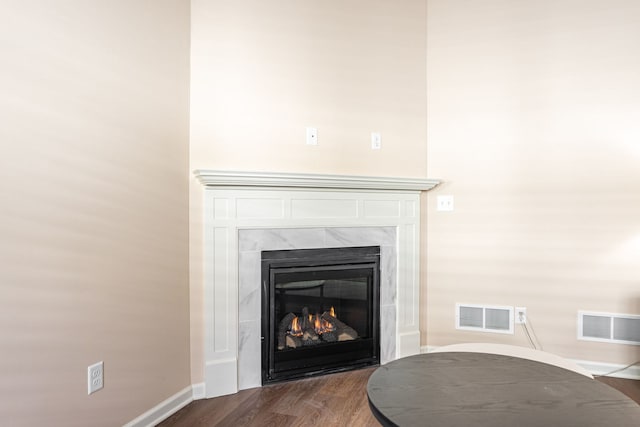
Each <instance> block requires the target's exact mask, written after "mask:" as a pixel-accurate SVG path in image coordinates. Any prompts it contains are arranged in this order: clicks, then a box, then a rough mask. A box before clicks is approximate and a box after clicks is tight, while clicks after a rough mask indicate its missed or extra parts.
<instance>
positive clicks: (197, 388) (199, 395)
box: [192, 382, 206, 400]
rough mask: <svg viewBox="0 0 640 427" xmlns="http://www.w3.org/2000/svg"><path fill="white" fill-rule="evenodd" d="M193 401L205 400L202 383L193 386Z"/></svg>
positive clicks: (204, 390)
mask: <svg viewBox="0 0 640 427" xmlns="http://www.w3.org/2000/svg"><path fill="white" fill-rule="evenodd" d="M192 387H193V400H200V399H205V398H206V389H205V385H204V383H203V382H202V383H198V384H194V385H193V386H192Z"/></svg>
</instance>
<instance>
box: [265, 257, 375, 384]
mask: <svg viewBox="0 0 640 427" xmlns="http://www.w3.org/2000/svg"><path fill="white" fill-rule="evenodd" d="M261 258H262V263H261V264H262V285H263V286H262V383H263V384H268V383H273V382H278V381H284V380H289V379H293V378H301V377H307V376H313V375H322V374H325V373H331V372H338V371H344V370H349V369H356V368H360V367H363V366H371V365H377V364H378V363H379V360H380V344H379V334H380V296H379V294H380V247H379V246H369V247H340V248H323V249H297V250H275V251H262V256H261Z"/></svg>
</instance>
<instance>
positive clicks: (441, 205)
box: [436, 195, 453, 212]
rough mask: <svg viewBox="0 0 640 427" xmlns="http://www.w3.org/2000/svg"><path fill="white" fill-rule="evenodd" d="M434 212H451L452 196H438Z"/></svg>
mask: <svg viewBox="0 0 640 427" xmlns="http://www.w3.org/2000/svg"><path fill="white" fill-rule="evenodd" d="M436 210H437V211H439V212H451V211H453V196H448V195H447V196H438V198H437V206H436Z"/></svg>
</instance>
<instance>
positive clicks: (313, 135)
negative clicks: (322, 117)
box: [307, 128, 318, 145]
mask: <svg viewBox="0 0 640 427" xmlns="http://www.w3.org/2000/svg"><path fill="white" fill-rule="evenodd" d="M307 145H318V129H317V128H307Z"/></svg>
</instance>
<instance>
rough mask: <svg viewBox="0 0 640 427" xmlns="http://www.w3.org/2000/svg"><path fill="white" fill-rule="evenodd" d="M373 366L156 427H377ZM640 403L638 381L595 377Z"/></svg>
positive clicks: (233, 400) (199, 410)
mask: <svg viewBox="0 0 640 427" xmlns="http://www.w3.org/2000/svg"><path fill="white" fill-rule="evenodd" d="M375 369H376V368H367V369H361V370H358V371H351V372H344V373H340V374H333V375H327V376H323V377H317V378H310V379H305V380H299V381H292V382H288V383H282V384H276V385H271V386H267V387H261V388H254V389H250V390H242V391H240V392H239V393H237V394H233V395H230V396H222V397H216V398H214V399H204V400H197V401H195V402H192V403H190V404H189V405H187V406H186V407H184V408H183V409H181V410H180V411H178V412H176V413H175V414H174V415H172V416H171V417H169V418H168V419H167V420H165V421H164V422H162V423H160V424H159V426H160V427H192V426H207V427H214V426H218V427H223V426H229V427H231V426H234V427H240V426H248V427H258V426H260V427H266V426H273V427H280V426H300V427H301V426H325V427H331V426H379V425H380V424H379V423H378V422H377V421H376V419H375V418H374V417H373V415H372V414H371V411H370V410H369V403H368V402H367V395H366V388H367V381H368V380H369V376H370V375H371V374H372V373H373V371H374V370H375ZM597 380H598V381H601V382H603V383H605V384H607V385H609V386H611V387H613V388H615V389H617V390H619V391H621V392H623V393H625V394H626V395H627V396H629V397H631V398H632V399H633V400H635V401H636V402H638V404H640V381H634V380H625V379H620V378H610V377H599V378H597Z"/></svg>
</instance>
